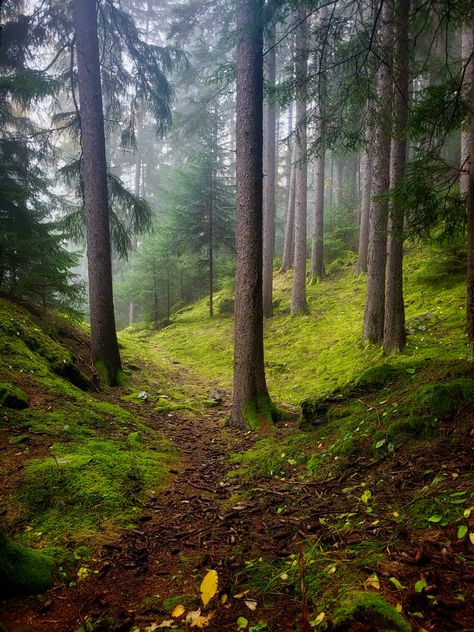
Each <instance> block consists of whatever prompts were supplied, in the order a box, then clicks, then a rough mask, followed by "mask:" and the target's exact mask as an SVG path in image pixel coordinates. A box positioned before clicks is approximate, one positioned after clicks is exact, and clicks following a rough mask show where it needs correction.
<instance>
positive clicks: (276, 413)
mask: <svg viewBox="0 0 474 632" xmlns="http://www.w3.org/2000/svg"><path fill="white" fill-rule="evenodd" d="M242 416H243V418H244V420H245V423H246V424H247V426H248V427H249V428H251V429H252V430H255V429H256V428H259V427H261V426H262V425H263V424H272V423H273V422H274V421H279V420H280V419H282V417H283V416H284V412H283V411H281V410H280V409H279V408H277V407H276V406H275V405H274V404H273V402H272V400H271V399H270V396H269V395H268V394H267V393H261V394H259V395H257V396H256V397H254V398H253V399H252V400H250V401H248V402H246V403H245V404H244V405H243V406H242Z"/></svg>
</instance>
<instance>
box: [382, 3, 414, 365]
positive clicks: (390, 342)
mask: <svg viewBox="0 0 474 632" xmlns="http://www.w3.org/2000/svg"><path fill="white" fill-rule="evenodd" d="M409 12H410V0H396V2H395V16H394V18H395V21H394V24H395V29H396V31H395V45H394V51H393V54H394V59H393V73H394V77H393V100H392V108H393V116H392V118H393V121H392V128H393V132H392V136H393V138H392V142H391V150H390V189H392V190H393V189H395V188H396V187H397V186H398V185H399V184H400V182H401V180H402V178H403V177H404V175H405V165H406V157H407V138H406V126H407V121H408V85H409V81H408V73H409V61H408V46H409V42H408V18H409ZM403 224H404V214H403V210H402V209H401V208H400V207H399V204H398V203H397V200H396V199H392V200H391V202H390V216H389V229H388V248H387V271H386V274H387V287H386V291H385V323H384V337H383V348H384V352H385V353H395V352H397V351H401V350H402V349H403V347H404V346H405V344H406V331H405V306H404V302H403Z"/></svg>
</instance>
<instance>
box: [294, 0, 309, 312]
mask: <svg viewBox="0 0 474 632" xmlns="http://www.w3.org/2000/svg"><path fill="white" fill-rule="evenodd" d="M305 17H306V16H305V13H304V10H303V9H300V10H299V11H298V19H299V20H300V21H301V23H300V25H299V26H298V28H297V31H296V43H295V68H296V73H295V74H296V90H297V98H296V139H295V147H296V152H295V163H296V174H295V196H296V202H295V261H294V272H293V286H292V292H291V313H292V314H304V313H305V312H306V311H307V308H308V305H307V303H306V217H307V212H308V209H307V195H308V191H307V186H308V185H307V179H308V165H307V161H306V160H307V158H306V151H307V141H306V97H305V89H306V78H307V58H308V42H307V24H306V20H305Z"/></svg>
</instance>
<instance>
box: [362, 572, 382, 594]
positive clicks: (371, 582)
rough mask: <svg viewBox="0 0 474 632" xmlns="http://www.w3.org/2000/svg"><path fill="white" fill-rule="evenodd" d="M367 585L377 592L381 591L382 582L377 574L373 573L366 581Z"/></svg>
mask: <svg viewBox="0 0 474 632" xmlns="http://www.w3.org/2000/svg"><path fill="white" fill-rule="evenodd" d="M365 585H366V586H370V587H371V588H375V590H380V581H379V578H378V576H377V573H373V574H372V575H370V576H369V577H367V579H366V580H365Z"/></svg>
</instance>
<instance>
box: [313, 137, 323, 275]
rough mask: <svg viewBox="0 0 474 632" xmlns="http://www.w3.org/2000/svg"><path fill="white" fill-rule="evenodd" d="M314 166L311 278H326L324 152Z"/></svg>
mask: <svg viewBox="0 0 474 632" xmlns="http://www.w3.org/2000/svg"><path fill="white" fill-rule="evenodd" d="M321 152H322V155H319V156H318V157H317V158H316V161H315V164H314V212H313V238H312V249H311V276H312V277H316V278H319V279H322V278H323V276H324V150H323V149H322V150H321Z"/></svg>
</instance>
